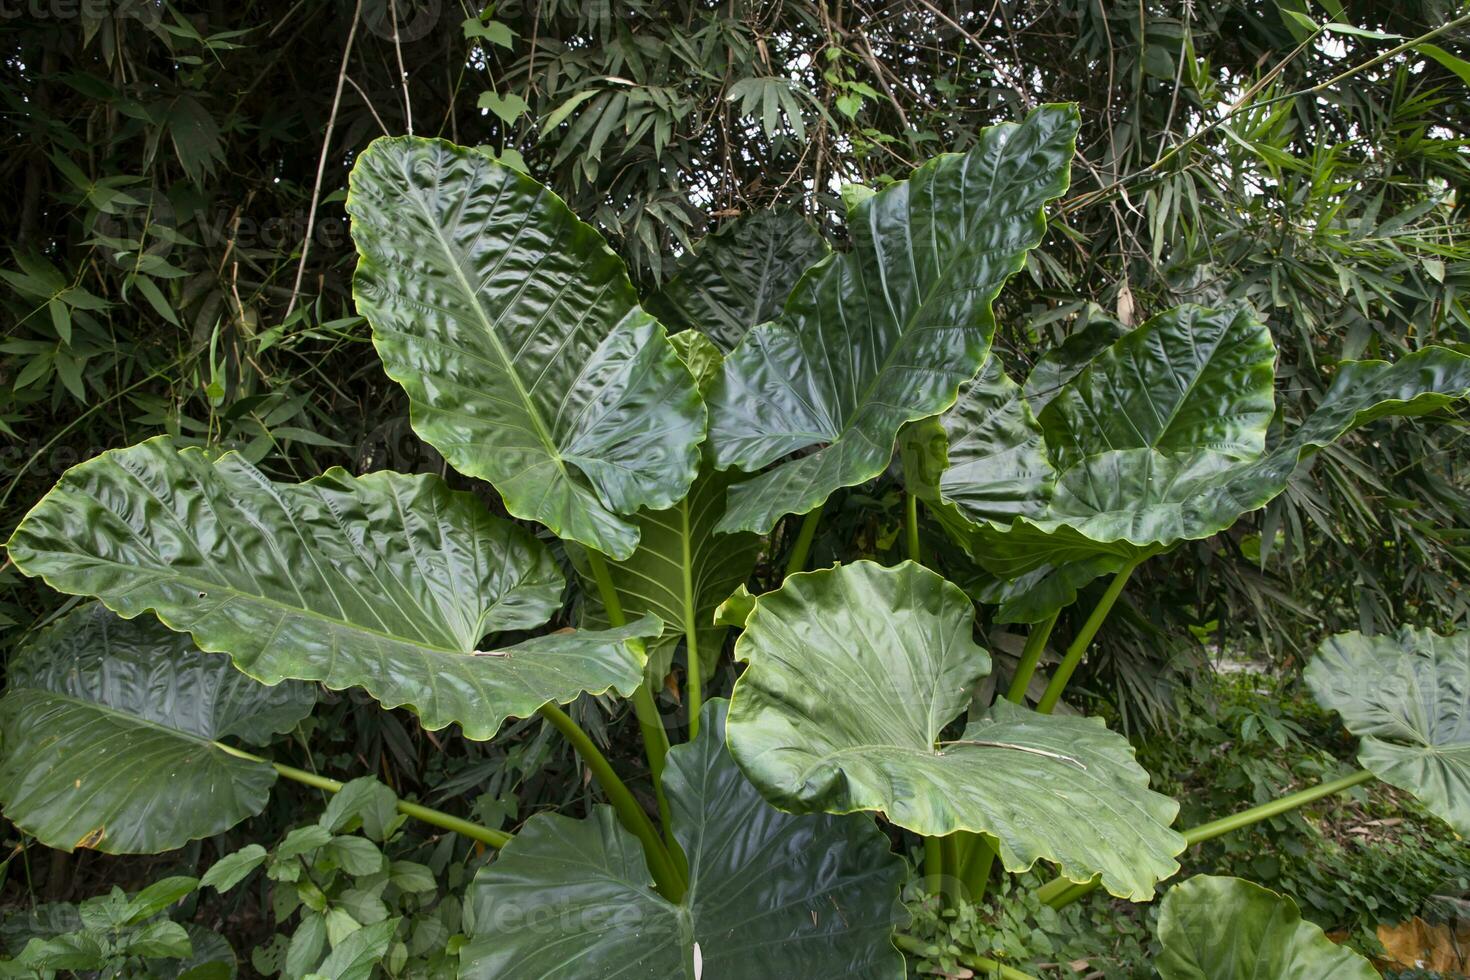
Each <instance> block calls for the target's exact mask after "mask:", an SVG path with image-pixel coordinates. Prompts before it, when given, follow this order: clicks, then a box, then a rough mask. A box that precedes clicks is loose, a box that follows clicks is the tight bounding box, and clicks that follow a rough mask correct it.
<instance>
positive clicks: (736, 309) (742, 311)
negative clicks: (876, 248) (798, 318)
mask: <svg viewBox="0 0 1470 980" xmlns="http://www.w3.org/2000/svg"><path fill="white" fill-rule="evenodd" d="M828 251H829V250H828V248H827V242H826V240H825V239H824V238H822V235H821V233H820V232H819V231H817V229H816V228H815V227H814V226H813V225H812V223H811V222H810V221H808V220H807V219H806V218H804V217H802V216H801V215H800V214H797V213H796V212H795V211H791V210H788V209H784V208H770V209H767V210H763V211H756V212H753V213H751V214H747V215H743V216H742V217H740V218H738V219H736V220H735V221H732V222H730V223H729V224H727V225H725V227H723V228H721V229H720V230H719V231H717V232H715V233H714V234H713V235H710V236H709V237H707V238H705V239H704V240H703V241H701V242H700V243H699V245H698V246H697V248H696V249H695V252H694V255H693V256H691V257H690V259H689V260H688V261H687V262H685V263H684V264H683V265H681V266H680V267H679V271H678V273H677V274H676V275H675V276H674V277H673V278H672V279H670V280H669V281H668V282H666V283H664V285H663V287H662V288H661V289H659V291H658V292H656V293H654V294H653V295H652V296H650V297H648V299H647V301H646V302H645V306H646V307H647V309H648V311H649V312H650V313H652V314H653V315H654V316H656V317H658V318H659V319H660V320H662V321H663V322H664V324H666V325H667V326H668V328H669V329H670V330H698V331H699V332H700V333H702V334H704V335H705V336H706V337H708V338H709V339H710V340H712V341H714V342H715V344H716V345H717V346H718V347H719V348H720V349H721V350H724V351H728V350H730V349H731V348H733V347H734V346H735V345H737V344H739V343H740V339H741V338H742V337H744V336H745V334H746V331H748V330H749V329H750V328H751V327H753V326H755V325H756V324H757V323H765V322H766V321H767V320H770V319H773V318H774V317H775V316H776V315H777V314H778V313H780V312H781V307H782V306H784V305H785V303H786V296H787V294H789V293H790V292H791V287H792V286H795V285H796V281H797V280H798V279H800V278H801V274H802V273H803V272H805V271H806V269H807V267H808V266H810V265H812V264H813V263H814V262H816V261H818V260H819V259H821V258H822V257H823V256H825V255H826V254H827V252H828Z"/></svg>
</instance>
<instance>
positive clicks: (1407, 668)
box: [1306, 626, 1470, 836]
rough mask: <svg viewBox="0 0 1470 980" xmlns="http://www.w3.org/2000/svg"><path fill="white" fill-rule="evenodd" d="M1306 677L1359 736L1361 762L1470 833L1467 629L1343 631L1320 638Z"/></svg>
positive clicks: (1323, 701)
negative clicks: (1370, 633) (1450, 631)
mask: <svg viewBox="0 0 1470 980" xmlns="http://www.w3.org/2000/svg"><path fill="white" fill-rule="evenodd" d="M1306 680H1307V685H1308V686H1309V687H1310V688H1311V689H1312V694H1313V695H1315V696H1316V698H1317V700H1318V701H1319V702H1320V703H1321V704H1322V706H1323V707H1325V708H1328V709H1330V710H1332V711H1336V712H1337V713H1338V714H1340V715H1342V721H1343V724H1344V725H1346V726H1347V729H1348V731H1350V732H1352V733H1353V734H1354V735H1357V736H1358V737H1359V738H1360V739H1362V744H1361V746H1360V747H1359V749H1358V761H1359V762H1361V763H1362V764H1363V766H1364V768H1366V769H1368V770H1369V771H1370V772H1372V773H1373V775H1375V776H1377V777H1378V778H1379V779H1382V780H1383V781H1384V782H1386V783H1392V784H1393V785H1394V786H1397V787H1398V788H1399V789H1402V790H1407V791H1408V792H1410V793H1413V794H1414V796H1415V797H1417V798H1418V800H1419V801H1420V802H1421V803H1423V804H1424V805H1425V807H1427V808H1428V809H1429V811H1430V812H1431V813H1434V814H1435V815H1436V816H1439V817H1440V818H1442V819H1443V820H1444V821H1445V822H1446V823H1448V824H1449V825H1450V826H1451V827H1454V828H1455V830H1456V831H1457V832H1458V833H1460V834H1462V835H1465V836H1470V633H1456V634H1454V635H1452V636H1440V635H1438V634H1437V633H1434V632H1432V631H1430V630H1421V629H1414V628H1412V627H1409V626H1405V627H1403V628H1401V629H1400V630H1399V632H1398V634H1397V635H1395V636H1364V635H1363V634H1361V633H1343V634H1340V635H1338V636H1334V637H1331V638H1329V639H1327V640H1325V641H1324V642H1323V643H1322V646H1321V648H1320V649H1319V650H1318V652H1317V656H1315V657H1313V658H1312V662H1311V663H1310V664H1308V665H1307V671H1306Z"/></svg>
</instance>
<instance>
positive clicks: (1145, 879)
mask: <svg viewBox="0 0 1470 980" xmlns="http://www.w3.org/2000/svg"><path fill="white" fill-rule="evenodd" d="M973 619H974V607H973V606H972V605H971V603H970V600H969V599H967V598H966V597H965V595H964V593H962V592H961V591H960V590H959V589H958V588H957V587H956V586H954V585H952V584H950V583H948V582H946V581H944V580H943V579H941V578H940V577H939V576H938V575H936V574H934V573H933V572H931V571H929V570H927V569H925V568H922V567H921V566H918V565H914V564H912V563H905V564H903V565H900V566H898V567H897V568H893V569H888V568H883V567H881V566H878V565H875V564H872V563H870V562H857V563H855V564H852V565H846V566H841V567H839V568H835V569H829V570H825V571H819V572H810V573H805V574H799V575H792V576H790V577H788V578H787V579H786V582H785V583H784V584H783V585H782V587H781V588H780V589H779V590H777V591H775V592H768V593H765V594H764V595H760V596H757V597H756V599H755V610H754V612H752V613H751V615H750V617H749V619H748V620H747V621H746V624H745V632H744V633H742V634H741V636H740V639H739V640H738V641H737V643H736V647H735V655H736V658H737V659H741V660H744V661H746V662H747V663H748V665H749V666H748V667H747V668H746V670H745V673H743V674H742V675H741V676H740V679H739V680H738V681H737V682H736V685H735V693H734V696H733V698H732V703H731V707H730V723H729V741H730V751H731V753H732V755H734V757H735V759H736V761H737V762H738V763H739V764H740V766H741V768H742V769H743V770H744V771H745V773H746V775H747V776H749V777H750V779H751V781H752V782H754V783H755V784H756V785H757V786H758V787H759V788H760V790H761V792H763V793H765V795H766V798H767V799H769V800H770V801H771V802H772V803H774V804H775V805H776V806H778V807H780V808H781V809H783V810H790V811H792V812H807V813H810V812H817V811H826V812H829V813H850V812H852V811H856V810H872V811H877V812H880V813H882V814H884V815H885V816H886V817H887V818H888V819H889V820H891V821H893V822H894V823H896V824H898V825H899V826H901V827H906V828H908V829H910V830H912V831H914V832H916V833H919V834H924V835H926V836H944V835H947V834H951V833H954V832H955V831H957V830H966V831H970V832H973V833H986V834H990V835H991V836H993V837H995V838H997V839H998V840H999V844H1000V857H1001V860H1002V861H1003V863H1004V864H1005V866H1006V868H1008V869H1009V870H1012V871H1023V870H1025V869H1027V868H1029V867H1031V865H1032V864H1034V863H1035V862H1036V861H1037V860H1045V861H1050V862H1053V863H1055V864H1056V865H1058V867H1059V868H1060V870H1061V872H1062V874H1064V875H1065V876H1067V877H1068V878H1070V879H1072V880H1074V881H1085V880H1087V879H1090V878H1091V877H1092V876H1093V875H1094V874H1098V873H1100V874H1101V875H1102V882H1103V885H1104V887H1106V888H1107V889H1108V890H1109V891H1111V892H1113V893H1114V894H1116V895H1121V896H1126V897H1131V898H1133V899H1135V900H1139V901H1142V900H1146V899H1147V898H1148V897H1150V896H1151V895H1152V894H1153V885H1154V882H1155V881H1157V880H1158V879H1160V878H1164V877H1167V876H1168V875H1170V874H1173V873H1174V872H1175V871H1176V870H1177V869H1178V865H1177V864H1176V863H1175V861H1174V855H1175V854H1177V853H1179V851H1181V850H1182V849H1183V847H1184V840H1183V838H1181V837H1180V836H1179V835H1178V834H1176V833H1174V832H1173V831H1172V830H1170V829H1169V824H1170V823H1171V822H1172V821H1173V819H1174V816H1175V814H1176V812H1177V810H1178V806H1177V804H1175V803H1174V801H1173V800H1170V799H1168V798H1167V797H1164V796H1160V795H1159V794H1157V793H1153V792H1151V791H1150V790H1149V789H1148V775H1147V774H1146V773H1145V772H1144V771H1143V769H1141V768H1140V767H1139V766H1138V764H1137V762H1135V761H1134V758H1133V749H1132V747H1131V746H1130V745H1129V744H1128V742H1127V740H1126V739H1124V738H1122V737H1121V736H1119V735H1115V734H1113V733H1112V732H1109V731H1108V730H1107V729H1106V728H1105V727H1104V726H1103V724H1102V722H1101V721H1100V720H1096V719H1083V718H1076V717H1061V716H1052V715H1040V714H1037V713H1035V712H1032V711H1029V710H1027V709H1024V708H1019V707H1017V706H1015V705H1012V704H1010V703H1009V702H1004V701H1002V702H1000V703H998V704H996V705H994V706H993V707H992V708H991V709H990V712H989V713H988V714H987V715H985V716H984V717H981V718H979V719H972V720H971V721H970V723H969V725H968V726H967V727H966V729H965V730H964V732H963V734H961V735H960V737H959V738H958V739H956V740H954V741H950V742H945V741H942V738H943V735H942V732H943V730H944V728H945V727H946V726H947V725H948V724H949V723H950V722H952V721H953V720H954V719H955V718H957V717H959V715H960V714H961V713H962V712H964V711H965V710H966V709H967V708H968V707H969V705H970V701H971V698H972V695H973V689H974V687H975V685H976V684H977V683H978V682H979V681H980V680H981V678H983V677H985V676H986V675H987V674H988V673H989V672H990V657H989V655H988V654H987V653H986V652H985V651H984V650H982V649H981V648H979V647H978V646H976V645H975V643H974V641H973V640H972V639H971V631H972V629H973Z"/></svg>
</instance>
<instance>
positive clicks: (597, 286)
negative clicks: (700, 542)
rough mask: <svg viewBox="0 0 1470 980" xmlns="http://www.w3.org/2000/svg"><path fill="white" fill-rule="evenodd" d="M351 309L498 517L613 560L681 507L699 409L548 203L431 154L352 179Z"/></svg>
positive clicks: (403, 146)
mask: <svg viewBox="0 0 1470 980" xmlns="http://www.w3.org/2000/svg"><path fill="white" fill-rule="evenodd" d="M347 212H348V214H350V215H351V217H352V236H353V239H354V241H355V242H356V243H357V251H358V264H357V274H356V275H355V277H354V278H353V296H354V297H355V298H356V300H357V308H358V310H359V311H360V312H361V313H362V315H363V316H365V317H366V318H367V320H368V322H369V323H370V324H372V328H373V344H374V345H375V346H376V347H377V349H378V354H379V356H380V357H382V359H383V366H384V368H385V369H386V370H387V372H388V376H389V377H390V378H392V379H393V380H395V381H397V382H398V383H399V384H401V385H402V386H403V387H404V389H405V390H406V391H407V392H408V397H409V404H410V408H411V410H412V418H413V427H414V431H415V432H417V433H418V434H419V435H420V436H422V437H423V439H424V440H425V441H426V442H428V443H429V444H430V445H432V446H434V448H436V449H438V450H439V451H440V452H441V453H443V454H444V457H445V459H447V460H448V461H449V463H450V465H452V466H453V467H454V468H455V469H457V470H459V471H460V472H461V473H464V474H466V475H467V476H474V477H479V478H481V479H484V480H488V481H489V482H490V483H492V484H494V485H495V488H496V489H497V490H499V491H500V494H501V497H502V498H503V500H504V502H505V507H506V510H508V511H509V512H510V513H511V514H513V515H515V516H516V517H522V518H526V519H527V520H534V521H540V522H541V523H542V524H545V525H546V526H547V527H549V528H551V530H552V531H554V532H556V534H557V535H558V536H559V537H562V538H571V539H573V540H575V541H579V542H581V543H582V544H584V545H586V546H587V547H589V548H596V549H597V550H598V551H602V552H606V553H607V554H609V555H611V556H613V557H615V558H626V557H627V556H628V555H630V554H631V553H632V551H633V547H634V546H635V545H636V544H637V543H638V532H637V529H636V528H635V527H634V526H633V525H632V523H631V522H629V521H628V520H626V519H625V518H624V517H622V516H620V515H625V514H632V513H634V512H636V511H637V510H638V509H639V508H643V507H648V508H652V509H655V510H661V509H663V508H666V507H668V506H670V505H671V504H673V503H674V502H675V501H677V500H679V499H680V498H682V497H683V496H684V494H685V492H686V491H687V490H688V489H689V484H690V483H691V482H692V481H693V479H694V475H695V472H696V470H697V468H698V464H699V448H698V444H699V443H700V442H701V441H702V440H703V438H704V427H705V417H704V406H703V404H702V402H701V400H700V397H699V393H698V392H697V391H696V390H695V388H694V384H693V382H691V381H690V378H689V373H688V372H687V371H686V370H685V369H684V366H683V365H682V364H681V363H680V361H679V358H678V356H677V355H676V354H675V353H674V349H673V348H672V347H671V346H669V342H668V340H667V338H666V337H665V336H664V330H663V327H661V326H660V325H659V324H658V323H657V322H656V321H655V320H654V319H653V318H652V317H651V316H649V315H648V314H647V313H645V312H643V310H642V309H641V308H640V307H639V306H638V297H637V294H636V293H635V292H634V290H633V285H632V283H631V282H630V281H629V280H628V273H627V270H626V269H625V268H624V267H623V263H622V261H621V260H619V259H618V257H617V256H616V255H614V254H613V253H612V251H611V250H610V249H609V248H608V247H607V245H606V244H605V243H604V242H603V240H602V238H601V236H599V235H598V234H597V232H596V231H595V230H593V229H592V227H591V226H589V225H585V224H583V223H582V222H580V221H578V220H577V218H576V217H575V216H574V215H573V214H572V212H571V211H570V210H568V209H567V206H566V205H565V204H563V203H562V202H561V200H560V199H558V198H557V197H556V195H554V194H552V193H551V192H550V191H548V190H547V189H546V188H544V187H542V186H541V185H540V184H537V183H536V182H535V181H534V180H532V179H531V178H529V177H526V176H525V175H523V174H520V173H517V172H516V171H514V170H512V169H510V168H509V167H504V166H501V165H500V164H498V163H495V162H494V161H492V160H491V159H490V157H489V156H488V155H486V154H485V153H483V152H481V151H479V150H473V149H466V148H464V147H458V146H454V145H453V144H451V143H446V142H444V141H442V140H426V139H416V138H414V137H398V138H393V139H378V140H375V141H374V142H373V144H372V145H371V146H369V147H368V149H367V150H366V151H364V153H363V154H362V156H360V157H359V158H358V160H357V164H356V166H354V167H353V169H352V176H351V181H350V191H349V195H348V200H347Z"/></svg>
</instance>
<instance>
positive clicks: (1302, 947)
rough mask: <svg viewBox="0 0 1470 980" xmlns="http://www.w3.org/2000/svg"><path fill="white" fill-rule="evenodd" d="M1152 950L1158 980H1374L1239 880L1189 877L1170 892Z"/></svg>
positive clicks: (1284, 901) (1279, 902) (1353, 958)
mask: <svg viewBox="0 0 1470 980" xmlns="http://www.w3.org/2000/svg"><path fill="white" fill-rule="evenodd" d="M1159 942H1160V943H1161V944H1162V945H1163V949H1162V951H1161V952H1160V953H1159V958H1158V959H1157V960H1156V961H1155V962H1154V966H1155V968H1156V969H1157V970H1158V971H1159V976H1160V977H1161V978H1162V980H1329V978H1330V980H1378V971H1377V970H1375V969H1373V967H1372V965H1371V964H1369V962H1368V961H1367V960H1365V959H1363V957H1361V956H1359V955H1358V954H1357V953H1355V952H1353V951H1352V950H1350V949H1345V948H1343V947H1342V946H1339V945H1337V944H1336V943H1334V942H1333V941H1332V940H1330V939H1328V938H1327V936H1326V935H1325V934H1324V933H1323V932H1322V930H1321V929H1320V928H1319V927H1317V926H1316V925H1314V924H1313V923H1311V922H1307V921H1304V920H1303V919H1302V914H1301V911H1300V910H1299V909H1298V908H1297V907H1296V903H1295V902H1293V901H1292V900H1291V899H1290V898H1287V897H1286V896H1284V895H1278V894H1276V893H1275V892H1273V891H1271V890H1269V889H1266V888H1262V887H1261V886H1260V885H1257V884H1253V883H1252V882H1249V881H1244V880H1242V879H1240V878H1217V877H1213V876H1210V875H1196V876H1195V877H1193V878H1190V879H1189V880H1188V881H1184V882H1181V883H1179V884H1177V885H1175V886H1174V887H1173V888H1170V889H1169V891H1168V893H1167V894H1166V895H1165V896H1164V901H1163V903H1162V904H1161V906H1160V908H1159Z"/></svg>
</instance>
